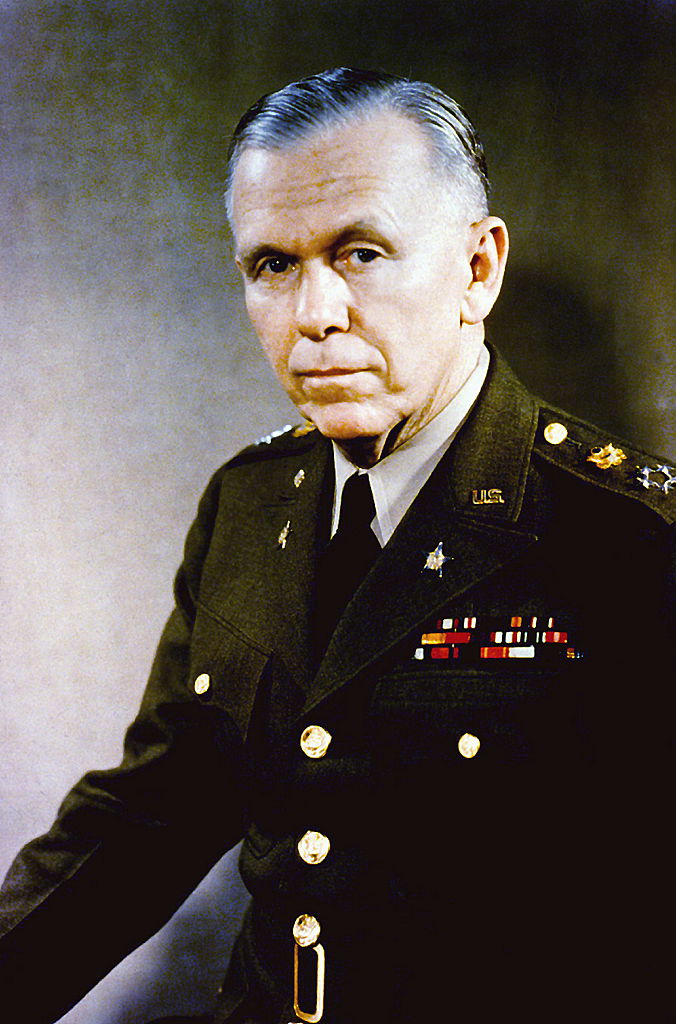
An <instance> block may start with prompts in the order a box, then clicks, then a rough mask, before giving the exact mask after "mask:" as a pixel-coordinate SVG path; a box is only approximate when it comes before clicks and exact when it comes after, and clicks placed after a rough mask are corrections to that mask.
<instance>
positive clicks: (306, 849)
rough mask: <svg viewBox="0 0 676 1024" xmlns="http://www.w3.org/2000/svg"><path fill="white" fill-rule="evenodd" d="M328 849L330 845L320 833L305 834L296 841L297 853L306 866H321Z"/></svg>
mask: <svg viewBox="0 0 676 1024" xmlns="http://www.w3.org/2000/svg"><path fill="white" fill-rule="evenodd" d="M330 849H331V843H330V842H329V840H328V838H327V837H326V836H324V835H322V833H321V832H306V833H305V835H304V836H303V837H302V839H300V840H299V841H298V853H299V854H300V858H301V860H304V861H305V863H306V864H321V862H322V861H323V860H324V858H325V857H326V855H327V854H328V852H329V850H330Z"/></svg>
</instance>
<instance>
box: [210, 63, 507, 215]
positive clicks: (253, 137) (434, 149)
mask: <svg viewBox="0 0 676 1024" xmlns="http://www.w3.org/2000/svg"><path fill="white" fill-rule="evenodd" d="M382 110H392V111H394V112H395V113H399V114H401V115H402V116H404V117H407V118H409V120H411V121H413V122H414V123H415V124H417V125H419V127H420V128H421V130H422V131H423V133H424V134H425V136H426V138H427V141H428V142H429V145H430V156H431V157H432V161H433V163H434V164H435V165H437V166H438V168H439V169H440V170H441V171H442V172H445V173H446V174H447V175H448V176H449V179H450V183H452V185H453V186H454V187H455V188H456V189H458V188H459V190H460V196H458V198H460V199H461V200H462V199H464V205H465V206H466V208H467V209H466V213H467V215H468V216H469V217H470V218H471V219H473V220H479V219H481V218H482V217H484V216H486V214H487V213H488V195H489V191H490V185H489V182H488V174H487V170H486V158H485V156H484V151H483V147H482V145H481V142H480V140H479V137H478V135H477V133H476V131H475V129H474V126H473V125H472V122H471V121H470V120H469V118H468V116H467V114H466V113H465V112H464V110H463V109H462V107H461V106H460V104H458V103H456V102H455V100H453V99H451V97H450V96H447V95H446V94H445V93H443V92H442V91H441V90H440V89H436V88H435V87H434V86H433V85H429V84H428V83H427V82H416V81H412V80H411V79H408V78H401V77H399V76H398V75H391V74H388V73H387V72H385V71H365V70H361V69H358V68H334V69H332V70H330V71H322V72H320V73H319V74H316V75H310V76H309V78H302V79H301V80H300V81H299V82H291V84H290V85H286V86H284V88H283V89H279V90H278V92H273V93H268V94H267V95H265V96H262V97H261V99H259V100H258V101H257V102H256V103H254V104H253V106H252V107H250V108H249V110H247V112H246V114H244V116H243V117H242V118H241V120H240V122H239V124H238V125H237V127H236V128H235V131H234V133H233V136H232V139H231V142H230V147H229V150H228V175H227V184H226V192H225V198H226V206H227V209H228V216H229V218H230V220H231V221H232V179H233V175H234V170H235V166H236V164H237V160H238V159H239V156H240V154H241V153H242V151H243V150H244V149H248V148H259V149H284V148H285V147H287V146H290V145H293V143H295V142H298V141H300V140H301V139H303V138H305V137H306V136H308V135H310V134H311V133H312V132H314V131H317V130H318V129H321V128H327V127H330V126H333V125H338V124H344V123H347V122H348V121H349V120H351V119H354V118H355V117H358V116H360V115H361V116H363V115H367V114H371V113H376V112H379V111H382Z"/></svg>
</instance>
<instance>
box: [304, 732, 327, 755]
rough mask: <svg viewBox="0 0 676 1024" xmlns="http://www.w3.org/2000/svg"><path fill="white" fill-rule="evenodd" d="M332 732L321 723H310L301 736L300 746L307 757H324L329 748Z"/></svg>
mask: <svg viewBox="0 0 676 1024" xmlns="http://www.w3.org/2000/svg"><path fill="white" fill-rule="evenodd" d="M330 742H331V733H330V732H327V731H326V729H322V727H321V725H308V727H307V729H304V730H303V733H302V735H301V738H300V748H301V750H302V751H303V753H304V754H306V755H307V757H323V756H324V754H325V753H326V751H327V750H328V749H329V743H330Z"/></svg>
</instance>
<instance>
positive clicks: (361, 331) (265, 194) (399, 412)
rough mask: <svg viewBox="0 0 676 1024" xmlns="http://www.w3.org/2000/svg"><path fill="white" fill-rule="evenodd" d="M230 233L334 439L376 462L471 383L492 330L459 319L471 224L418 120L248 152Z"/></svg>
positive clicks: (253, 305) (308, 401) (303, 395)
mask: <svg viewBox="0 0 676 1024" xmlns="http://www.w3.org/2000/svg"><path fill="white" fill-rule="evenodd" d="M233 227H234V233H235V243H236V249H237V264H238V266H239V268H240V270H241V272H242V275H243V278H244V287H245V297H246V305H247V309H248V312H249V316H250V317H251V321H252V323H253V326H254V328H255V330H256V332H257V334H258V336H259V338H260V340H261V343H262V345H263V349H264V350H265V353H266V355H267V356H268V358H269V360H270V362H271V364H272V366H273V368H274V370H275V373H276V374H277V376H278V377H279V380H280V382H281V383H282V385H283V387H284V388H285V390H286V391H287V393H288V394H289V396H290V398H291V400H292V401H293V402H294V403H295V405H296V406H297V407H298V408H299V410H300V411H301V412H302V413H303V415H304V416H305V417H307V419H309V420H312V421H313V422H314V423H315V424H316V425H317V427H318V428H319V430H320V431H321V432H322V433H323V434H325V435H326V436H327V437H330V438H333V439H335V440H336V441H338V442H339V443H343V444H344V445H345V447H346V448H348V449H349V447H350V444H351V443H356V444H359V443H362V442H367V443H372V445H373V446H374V449H375V457H376V458H377V457H378V455H379V454H380V452H381V451H382V448H383V445H384V443H385V440H386V438H387V435H388V433H389V432H390V431H391V430H392V428H393V427H395V426H397V425H399V424H402V422H403V426H402V427H401V428H400V432H399V433H398V436H397V443H401V442H402V441H403V440H404V439H405V438H406V437H409V436H411V434H413V433H415V432H416V431H417V430H419V429H420V427H422V426H424V425H425V423H427V422H429V420H430V419H432V418H433V416H435V415H436V414H437V413H438V412H439V411H440V410H441V409H443V408H444V406H445V405H446V404H447V403H448V402H449V401H450V399H451V398H452V397H453V395H454V394H455V393H456V391H457V390H458V388H459V387H460V386H461V384H462V383H463V382H464V380H465V379H466V377H467V375H468V373H469V372H470V371H471V369H472V367H473V365H474V363H475V362H476V358H477V351H478V345H479V344H480V343H481V338H482V333H481V331H479V332H477V329H476V326H475V327H474V328H473V329H472V328H471V327H470V328H469V329H468V325H464V324H463V323H462V315H461V303H462V299H463V296H464V294H465V291H466V289H467V287H468V285H469V283H470V281H471V279H472V267H471V256H472V252H473V249H472V245H471V230H470V225H469V223H468V220H467V217H466V215H465V217H464V219H463V215H462V199H461V196H460V195H458V200H457V202H454V199H453V196H452V194H451V191H450V190H449V185H448V182H445V181H444V180H443V179H442V178H441V177H440V176H439V174H438V173H436V174H435V171H434V169H433V168H431V167H430V162H429V156H428V150H427V148H426V142H425V139H424V136H422V134H421V132H420V129H419V128H418V126H417V125H415V124H414V123H413V122H411V121H409V120H407V119H406V118H403V117H401V116H399V115H398V114H395V113H393V112H381V113H378V114H375V115H371V116H369V117H365V118H363V119H359V120H354V121H351V122H350V123H349V124H347V125H343V126H338V127H333V128H329V129H325V130H322V131H318V132H315V133H314V134H312V135H310V136H309V137H308V138H307V139H304V140H302V141H301V142H299V143H297V144H295V145H293V146H290V147H289V148H285V149H275V150H263V149H254V148H250V149H245V150H244V151H243V153H242V155H241V156H240V158H239V161H238V163H237V166H236V169H235V175H234V181H233ZM479 327H480V325H479Z"/></svg>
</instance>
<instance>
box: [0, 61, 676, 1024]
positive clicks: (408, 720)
mask: <svg viewBox="0 0 676 1024" xmlns="http://www.w3.org/2000/svg"><path fill="white" fill-rule="evenodd" d="M486 195H487V182H486V173H485V164H484V159H483V154H482V151H481V148H480V145H479V143H478V140H477V138H476V136H475V134H474V131H473V129H472V127H471V125H470V124H469V122H468V121H467V119H466V118H465V116H464V114H463V113H462V111H461V110H460V109H459V108H458V107H457V105H456V104H455V103H454V102H453V101H452V100H450V99H449V98H448V97H446V96H444V95H443V94H441V93H439V92H438V91H437V90H435V89H433V88H432V87H430V86H427V85H424V84H422V83H411V82H408V81H405V80H402V79H398V78H394V77H392V76H389V75H384V74H376V73H369V72H359V71H351V70H346V69H339V70H336V71H332V72H327V73H324V74H322V75H317V76H313V77H312V78H310V79H307V80H304V81H302V82H299V83H294V84H293V85H291V86H288V87H287V88H285V89H283V90H281V91H280V92H279V93H276V94H274V95H272V96H270V97H266V98H264V99H263V100H261V101H260V102H259V103H258V104H256V105H255V106H254V107H253V108H252V109H251V110H250V111H249V112H248V114H247V115H245V117H244V118H243V119H242V121H241V122H240V125H239V126H238V129H237V131H236V133H235V138H234V142H233V147H232V159H231V171H230V178H229V184H228V210H229V214H230V217H231V221H232V226H233V231H234V238H235V245H236V259H237V264H238V266H239V268H240V270H241V272H242V275H243V278H244V289H245V297H246V303H247V308H248V311H249V314H250V317H251V319H252V322H253V324H254V327H255V328H256V331H257V333H258V335H259V337H260V339H261V342H262V345H263V348H264V349H265V352H266V354H267V355H268V357H269V359H270V361H271V363H272V365H273V367H274V370H275V372H276V374H277V376H278V377H279V379H280V382H281V383H282V385H283V387H284V388H285V389H286V391H287V392H288V394H289V395H290V396H291V398H292V400H293V401H294V402H295V404H296V405H297V407H298V409H299V410H300V412H301V413H302V414H303V417H304V423H303V424H302V425H301V426H300V427H297V428H288V429H286V430H285V431H283V432H278V433H277V435H276V436H270V437H268V438H265V439H264V440H263V441H262V442H261V443H260V444H259V445H258V446H253V447H251V448H249V449H246V450H245V451H244V452H242V453H240V454H239V455H238V456H237V457H236V458H234V459H233V460H232V461H231V462H229V463H228V464H227V465H226V466H224V467H223V468H222V469H221V470H219V471H218V472H217V473H216V475H215V476H214V478H213V479H212V481H211V483H210V485H209V487H208V489H207V491H206V494H205V496H204V498H203V500H202V503H201V505H200V509H199V513H198V516H197V519H196V521H195V523H194V525H193V527H192V529H191V531H190V534H189V536H188V540H187V543H186V549H185V557H184V561H183V565H182V567H181V569H180V571H179V573H178V576H177V580H176V588H175V590H176V602H177V604H176V610H175V611H174V613H173V615H172V616H171V618H170V620H169V623H168V625H167V627H166V630H165V632H164V634H163V637H162V640H161V642H160V646H159V649H158V653H157V657H156V661H155V664H154V667H153V671H152V674H151V678H150V681H149V684H148V688H147V691H146V694H145V696H144V699H143V703H142V707H141V711H140V713H139V716H138V718H137V719H136V721H135V722H134V724H133V725H132V726H131V728H130V730H129V733H128V735H127V741H126V753H125V759H124V761H123V763H122V765H121V767H120V768H117V769H115V770H113V771H108V772H97V773H90V774H89V775H88V776H86V777H85V778H84V779H83V780H82V781H81V782H80V783H79V784H78V785H77V786H76V787H75V788H74V790H73V791H72V792H71V794H69V796H68V797H67V799H66V801H65V802H64V805H63V806H62V808H61V811H60V814H59V818H58V819H57V822H56V824H55V825H54V827H53V829H52V831H51V832H50V833H49V834H48V835H47V836H46V837H42V838H41V839H39V840H36V841H35V842H34V843H33V844H30V845H29V846H28V847H26V848H25V850H24V851H23V852H22V853H21V854H20V855H19V857H18V858H17V860H16V862H15V864H14V866H13V868H12V870H11V871H10V874H9V876H8V879H7V881H6V883H5V889H4V903H3V904H2V910H3V925H4V929H5V932H6V935H5V938H4V939H3V944H4V945H3V946H2V947H0V949H2V954H1V955H2V957H3V959H2V960H1V961H0V964H2V967H1V968H0V981H1V982H2V985H1V986H0V991H2V992H3V993H4V995H3V999H4V1000H5V1006H9V1007H10V1008H11V1009H12V1010H13V1011H14V1018H15V1019H17V1020H18V1019H20V1020H21V1021H22V1022H24V1024H34V1022H45V1021H52V1020H55V1019H57V1018H58V1016H59V1014H62V1013H63V1012H64V1011H65V1010H66V1009H67V1008H68V1007H69V1006H70V1005H72V1004H73V1002H75V1001H76V1000H77V999H78V998H80V997H81V995H82V994H83V993H84V992H85V991H87V989H88V988H89V987H91V986H92V985H93V984H94V983H95V982H96V981H97V980H98V979H99V978H100V977H101V976H102V975H103V974H105V973H106V971H108V970H109V969H110V968H111V967H112V966H113V965H114V964H115V963H116V962H117V961H118V960H119V959H121V957H123V956H124V955H125V954H126V953H127V952H128V951H129V950H130V949H131V948H133V947H134V946H135V945H137V944H138V943H140V942H142V941H143V940H144V939H145V938H146V937H147V936H149V935H150V934H152V932H153V931H155V930H156V929H157V928H158V927H159V926H160V925H161V924H162V923H163V922H164V921H165V920H166V919H167V918H168V917H169V916H170V915H171V913H172V912H173V911H174V910H175V909H176V907H177V906H178V905H179V904H180V902H181V901H182V900H183V899H184V898H185V896H186V895H187V894H188V893H189V892H190V891H191V890H192V889H193V888H194V886H195V885H196V884H197V882H198V881H199V880H200V878H201V877H202V876H203V875H204V874H205V872H206V871H207V870H208V869H209V868H210V866H211V865H212V864H213V863H214V862H215V861H216V860H217V859H218V858H219V857H220V856H221V855H222V854H223V852H224V851H225V850H227V849H228V848H229V847H231V846H232V845H233V844H235V843H236V842H237V841H238V840H239V839H240V838H241V837H242V836H244V837H245V842H244V847H243V852H242V857H241V871H242V876H243V878H244V881H245V883H246V884H247V886H248V887H249V889H250V890H251V892H252V895H253V900H252V903H251V906H250V908H249V911H248V912H247V916H246V919H245V922H244V926H243V929H242V933H241V935H240V938H239V940H238V942H237V945H236V948H235V952H234V954H233V958H232V963H231V966H230V969H229V972H228V976H227V978H226V980H225V983H224V986H223V988H222V991H221V993H220V995H219V999H218V1006H217V1009H216V1010H215V1015H214V1017H213V1021H215V1022H225V1021H228V1022H231V1024H235V1022H240V1024H243V1022H250V1024H284V1022H287V1021H292V1020H293V1021H315V1022H319V1021H321V1022H324V1024H328V1022H330V1024H345V1022H348V1021H349V1022H352V1021H359V1022H372V1021H375V1022H380V1021H406V1022H408V1021H418V1020H424V1021H435V1022H436V1021H446V1020H449V1021H450V1020H455V1019H458V1020H464V1019H470V1018H471V1019H472V1020H476V1021H493V1020H496V1019H498V1018H500V1019H502V1018H514V1019H516V1018H518V1019H520V1020H523V1021H529V1022H530V1021H532V1022H535V1021H538V1022H542V1021H553V1020H566V1021H569V1020H578V1021H587V1020H590V1021H591V1020H597V1019H613V1020H617V1019H623V1020H624V1019H626V1020H634V1021H635V1020H651V1021H652V1020H662V1019H667V1017H666V1016H665V1014H666V1012H667V1009H666V1008H667V1006H668V1005H669V1004H668V1003H667V1002H666V1001H661V998H660V996H659V994H658V984H659V977H660V972H659V970H658V969H657V968H656V965H655V962H654V961H653V957H652V949H651V945H650V943H651V936H652V935H653V929H654V927H655V925H656V923H657V922H658V921H659V912H660V908H661V903H662V901H663V898H664V890H663V888H662V886H663V885H664V884H665V883H666V873H665V872H664V871H663V868H664V863H663V855H664V846H663V840H662V838H661V836H660V827H661V822H662V821H663V820H664V817H665V813H664V812H665V807H664V800H665V794H666V769H667V766H668V764H669V762H668V760H667V759H668V748H669V740H670V735H671V731H672V730H671V727H670V724H669V719H668V716H667V715H666V692H665V691H666V690H667V689H668V687H667V686H666V680H667V678H668V677H667V675H666V663H667V653H666V647H667V643H666V638H667V621H666V608H667V607H668V592H667V586H668V574H667V566H668V537H669V526H670V525H671V524H672V523H673V511H674V510H673V502H672V500H671V496H670V490H671V487H672V484H673V481H674V479H675V478H676V474H675V473H674V470H673V469H671V468H670V467H667V466H666V465H664V464H663V463H662V462H661V461H655V460H654V459H652V458H651V457H650V456H647V455H644V454H641V453H639V452H637V451H636V450H633V449H631V450H630V449H629V448H627V446H626V445H620V444H619V442H617V440H616V439H613V438H610V437H608V436H607V435H605V434H603V433H602V432H599V431H597V430H596V429H595V428H593V427H589V426H587V425H586V424H583V423H581V422H580V421H579V420H577V419H575V418H574V417H571V416H569V415H568V414H565V413H562V412H560V411H555V410H551V409H548V408H547V407H546V406H542V405H541V404H540V403H539V402H538V401H536V400H535V399H534V398H533V397H532V396H530V395H529V394H528V393H527V392H526V391H525V390H524V389H523V388H522V387H521V385H520V384H519V383H518V382H517V381H516V380H515V379H514V378H513V377H512V375H511V374H510V371H509V370H508V368H507V367H506V366H505V364H504V363H503V361H502V360H501V358H500V357H499V356H498V354H497V353H496V352H495V351H493V350H491V351H490V352H489V350H488V349H487V348H486V347H485V344H484V327H483V321H484V319H485V318H486V316H487V315H488V313H489V312H490V309H491V307H492V305H493V303H494V302H495V299H496V298H497V295H498V292H499V290H500V285H501V281H502V276H503V271H504V267H505V261H506V257H507V247H508V246H507V230H506V227H505V225H504V224H503V222H502V221H501V220H499V219H498V218H496V217H493V216H489V215H488V207H487V198H486ZM646 951H647V955H646ZM634 999H637V1000H638V1003H637V1004H636V1003H634V1002H633V1000H634ZM14 1018H13V1019H14ZM210 1019H211V1018H210Z"/></svg>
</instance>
